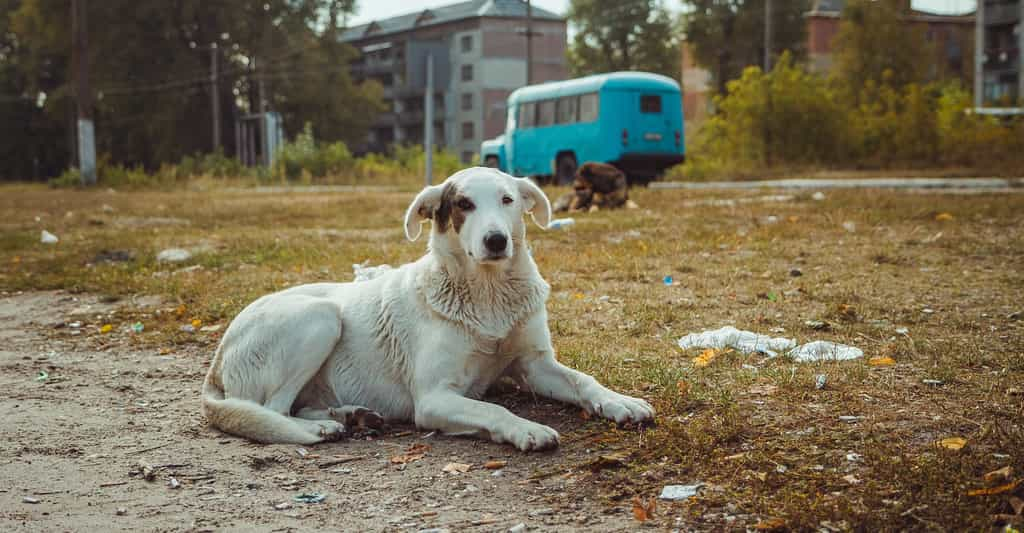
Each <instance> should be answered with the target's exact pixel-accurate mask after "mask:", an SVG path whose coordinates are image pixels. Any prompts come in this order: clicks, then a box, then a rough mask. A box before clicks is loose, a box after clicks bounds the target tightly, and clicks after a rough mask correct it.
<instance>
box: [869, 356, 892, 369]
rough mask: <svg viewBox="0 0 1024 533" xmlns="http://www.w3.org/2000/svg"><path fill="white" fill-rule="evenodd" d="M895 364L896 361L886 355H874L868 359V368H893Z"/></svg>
mask: <svg viewBox="0 0 1024 533" xmlns="http://www.w3.org/2000/svg"><path fill="white" fill-rule="evenodd" d="M895 364H896V360H895V359H893V358H892V357H889V356H888V355H876V356H874V357H872V358H871V359H868V365H869V366H893V365H895Z"/></svg>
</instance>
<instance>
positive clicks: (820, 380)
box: [814, 374, 828, 390]
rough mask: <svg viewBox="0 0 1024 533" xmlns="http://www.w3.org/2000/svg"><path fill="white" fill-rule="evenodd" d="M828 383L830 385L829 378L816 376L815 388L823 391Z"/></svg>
mask: <svg viewBox="0 0 1024 533" xmlns="http://www.w3.org/2000/svg"><path fill="white" fill-rule="evenodd" d="M827 383H828V376H826V375H825V374H817V375H815V376H814V388H816V389H818V390H822V389H824V388H825V385H826V384H827Z"/></svg>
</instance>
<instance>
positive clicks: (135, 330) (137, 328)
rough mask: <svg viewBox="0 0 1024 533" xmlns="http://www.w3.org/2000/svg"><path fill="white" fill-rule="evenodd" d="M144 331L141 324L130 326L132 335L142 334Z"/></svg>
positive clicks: (144, 327)
mask: <svg viewBox="0 0 1024 533" xmlns="http://www.w3.org/2000/svg"><path fill="white" fill-rule="evenodd" d="M144 329H146V326H143V325H142V322H136V323H134V324H132V333H142V330H144Z"/></svg>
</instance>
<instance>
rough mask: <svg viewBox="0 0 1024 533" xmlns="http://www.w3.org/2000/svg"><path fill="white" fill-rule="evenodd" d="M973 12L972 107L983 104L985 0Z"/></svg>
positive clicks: (980, 0)
mask: <svg viewBox="0 0 1024 533" xmlns="http://www.w3.org/2000/svg"><path fill="white" fill-rule="evenodd" d="M975 3H976V4H977V6H978V7H977V8H976V9H975V10H974V107H975V108H980V107H981V106H982V105H983V104H984V103H985V94H984V91H985V0H977V1H976V2H975Z"/></svg>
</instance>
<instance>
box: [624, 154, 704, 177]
mask: <svg viewBox="0 0 1024 533" xmlns="http://www.w3.org/2000/svg"><path fill="white" fill-rule="evenodd" d="M683 161H686V155H685V154H668V153H658V154H644V153H626V154H622V157H620V158H619V159H618V160H617V161H611V162H610V163H611V164H613V165H615V166H616V167H618V168H619V170H621V171H623V172H625V173H626V175H627V176H629V179H630V181H641V182H648V181H651V180H653V179H654V178H656V177H658V176H659V175H660V174H661V173H662V172H664V171H665V170H666V169H668V168H669V167H673V166H675V165H678V164H680V163H682V162H683Z"/></svg>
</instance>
